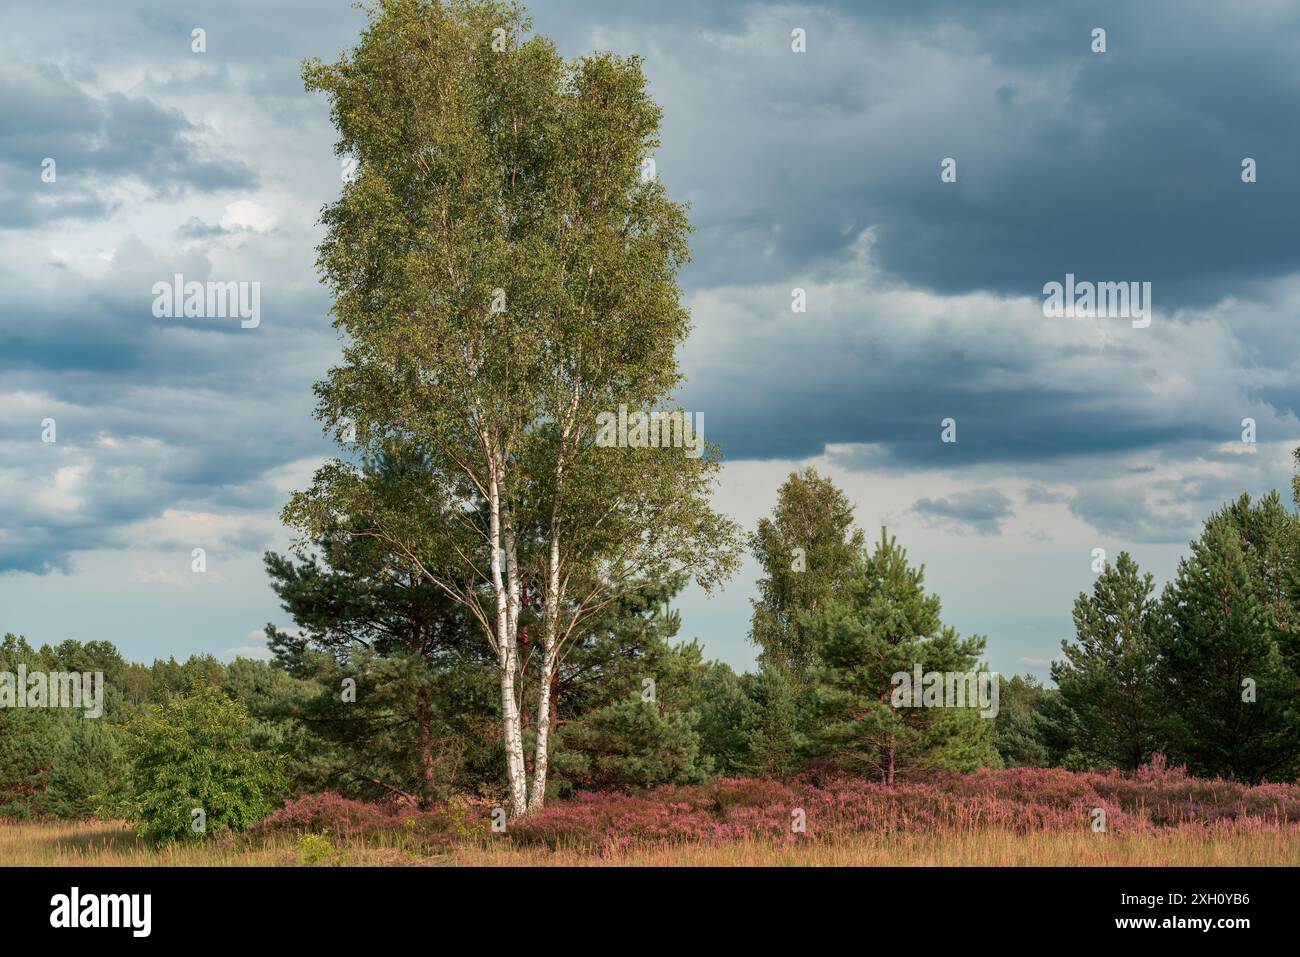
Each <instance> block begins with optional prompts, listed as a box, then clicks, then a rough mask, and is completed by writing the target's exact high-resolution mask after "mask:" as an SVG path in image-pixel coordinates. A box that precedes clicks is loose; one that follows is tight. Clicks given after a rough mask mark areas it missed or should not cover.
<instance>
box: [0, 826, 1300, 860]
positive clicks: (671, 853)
mask: <svg viewBox="0 0 1300 957" xmlns="http://www.w3.org/2000/svg"><path fill="white" fill-rule="evenodd" d="M53 865H68V866H115V867H176V866H181V867H209V866H213V867H245V866H262V867H280V866H284V867H295V866H390V867H391V866H512V865H513V866H520V865H522V866H545V865H550V866H556V865H560V866H589V865H599V866H651V867H653V866H674V867H697V866H702V867H717V866H722V867H731V866H740V867H748V866H855V865H871V866H893V865H904V866H940V867H953V866H969V865H979V866H1011V867H1016V866H1031V865H1047V866H1096V865H1102V866H1149V867H1171V866H1225V865H1247V866H1252V865H1258V866H1292V867H1295V866H1300V827H1294V826H1292V827H1284V828H1277V829H1272V830H1267V831H1251V832H1240V833H1233V832H1230V831H1226V830H1223V829H1210V828H1202V827H1195V826H1186V827H1176V828H1168V829H1165V830H1162V831H1160V832H1157V833H1154V834H1129V835H1123V834H1094V833H1092V832H1089V831H1080V832H1077V833H1060V832H1050V831H1043V832H1038V833H1032V834H1016V833H1012V832H1008V831H999V830H986V831H968V832H950V833H944V834H935V833H929V834H914V835H905V834H893V835H854V836H852V837H849V838H845V839H842V840H838V841H835V842H828V843H810V844H802V845H786V846H778V845H772V844H768V843H765V842H761V841H754V840H741V841H736V842H733V843H729V844H721V845H694V844H686V845H677V846H647V847H640V848H638V847H632V848H621V849H618V850H615V851H609V850H600V849H596V848H593V849H591V850H585V851H584V850H579V849H573V848H565V849H559V850H549V849H546V848H540V847H523V848H520V847H513V846H507V845H504V844H501V845H498V846H492V845H491V844H490V843H489V844H486V845H480V846H459V847H455V848H452V849H449V850H446V851H444V852H442V853H436V854H429V853H427V852H425V851H423V850H422V849H420V848H418V847H413V846H403V843H402V842H399V841H394V840H385V839H383V838H379V839H368V840H356V839H350V840H345V841H340V842H338V843H337V845H336V844H335V843H333V842H330V841H329V839H328V838H326V837H321V836H319V835H310V836H306V837H303V836H299V837H297V838H293V837H290V836H275V837H269V838H267V839H265V840H250V841H232V842H226V843H220V842H209V843H206V844H194V845H185V846H170V847H165V848H161V849H154V848H152V847H151V846H150V845H149V844H147V843H146V842H144V841H142V840H140V839H139V838H138V837H136V836H135V834H134V833H133V832H132V831H131V830H130V829H129V828H128V827H127V826H126V825H125V824H122V823H120V822H113V821H107V822H106V821H80V822H78V821H71V822H69V821H59V822H48V823H33V822H5V823H0V867H11V866H53Z"/></svg>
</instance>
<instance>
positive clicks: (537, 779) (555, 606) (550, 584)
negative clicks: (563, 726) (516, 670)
mask: <svg viewBox="0 0 1300 957" xmlns="http://www.w3.org/2000/svg"><path fill="white" fill-rule="evenodd" d="M546 574H547V580H546V609H545V611H546V627H545V630H544V631H543V634H542V673H541V675H540V677H539V681H538V685H537V748H536V752H535V753H534V755H533V787H532V793H531V794H529V796H528V810H529V811H530V812H531V811H537V810H540V809H541V808H542V806H543V805H544V804H545V803H546V771H547V768H548V767H549V765H550V752H549V745H550V737H551V682H552V679H553V677H554V675H555V668H556V665H557V664H558V659H559V644H560V640H559V634H558V631H559V624H560V601H559V592H560V541H559V537H558V536H557V535H556V533H555V528H554V524H552V529H551V551H550V555H548V556H547V569H546Z"/></svg>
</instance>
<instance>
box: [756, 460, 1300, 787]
mask: <svg viewBox="0 0 1300 957" xmlns="http://www.w3.org/2000/svg"><path fill="white" fill-rule="evenodd" d="M753 545H754V548H755V551H756V553H757V554H758V556H759V558H760V560H761V561H762V564H763V567H764V569H765V572H766V576H765V577H764V579H763V581H762V582H761V583H760V584H761V596H760V598H759V599H758V600H757V601H756V603H755V610H754V626H753V636H754V639H755V640H756V641H757V642H758V644H759V645H760V646H761V647H762V653H761V655H760V666H761V668H760V673H759V676H758V678H757V679H755V680H756V681H757V682H758V683H760V684H761V685H762V686H765V687H767V688H770V689H774V690H773V691H772V697H773V699H780V698H786V697H793V699H794V702H795V704H794V707H793V709H792V714H793V717H789V715H790V714H791V709H786V712H785V713H786V715H787V717H786V719H785V720H783V721H779V722H776V724H775V726H774V728H773V729H772V731H771V733H770V734H768V735H767V737H766V739H765V741H764V747H765V748H767V749H768V751H769V753H771V754H773V755H775V756H776V757H777V758H778V759H779V760H777V761H775V762H774V764H773V770H778V769H785V768H788V767H791V766H795V765H797V764H798V762H799V759H800V758H803V759H809V758H816V757H819V756H820V757H825V756H833V757H837V758H840V759H845V760H853V761H856V762H857V763H859V764H860V765H861V766H864V767H865V768H867V769H869V770H870V771H872V772H875V773H882V772H883V773H884V774H885V775H886V776H888V774H889V769H890V768H891V767H897V766H898V765H899V761H900V759H901V760H902V761H903V764H904V766H908V767H919V766H935V765H951V766H957V767H961V766H969V765H970V764H971V763H973V762H974V761H976V760H979V761H984V762H986V763H990V764H991V762H992V760H996V759H1000V760H1001V761H1002V762H1003V763H1004V764H1006V765H1008V766H1018V765H1032V766H1062V767H1066V768H1069V769H1072V770H1089V769H1105V768H1119V769H1121V770H1127V771H1133V770H1136V769H1137V768H1138V767H1140V766H1141V765H1143V764H1145V763H1147V762H1148V761H1150V759H1151V757H1152V756H1153V755H1154V754H1156V753H1161V754H1164V755H1165V756H1166V758H1168V759H1170V760H1173V761H1175V762H1178V763H1184V764H1186V765H1187V767H1188V770H1189V771H1190V772H1191V773H1193V774H1197V775H1201V776H1206V777H1227V778H1233V779H1236V780H1241V781H1248V782H1259V781H1263V780H1272V781H1291V780H1294V779H1295V778H1296V775H1297V773H1300V620H1298V616H1297V607H1298V605H1297V602H1298V601H1300V518H1298V517H1297V515H1296V513H1295V512H1293V511H1290V510H1288V509H1287V508H1286V507H1285V506H1284V504H1283V502H1282V500H1281V498H1280V496H1279V495H1278V494H1277V493H1276V492H1274V493H1270V494H1269V495H1267V496H1265V497H1263V498H1262V499H1260V500H1258V501H1252V500H1251V498H1250V497H1249V496H1247V495H1242V496H1241V497H1240V498H1239V499H1237V500H1236V501H1234V502H1232V503H1230V504H1228V505H1226V506H1225V507H1224V508H1222V509H1221V510H1220V511H1218V512H1216V513H1214V514H1213V515H1211V516H1210V517H1209V518H1208V519H1207V520H1206V521H1205V523H1204V526H1203V530H1202V533H1201V536H1200V537H1199V538H1198V539H1197V540H1196V541H1194V542H1192V543H1191V554H1190V555H1188V556H1187V557H1186V558H1185V559H1184V560H1183V561H1182V562H1181V564H1180V565H1179V568H1178V573H1177V575H1176V576H1175V578H1174V580H1173V581H1171V582H1170V583H1169V584H1168V585H1167V586H1166V587H1165V589H1164V590H1163V592H1162V593H1161V594H1159V595H1157V594H1155V589H1154V584H1153V581H1152V576H1151V575H1149V574H1143V573H1142V572H1141V571H1140V570H1139V568H1138V566H1137V564H1136V562H1134V560H1133V559H1132V557H1131V556H1130V555H1129V554H1127V553H1121V554H1120V555H1119V556H1118V558H1117V560H1116V561H1115V562H1114V563H1113V564H1106V565H1104V567H1103V568H1102V569H1101V571H1100V573H1099V574H1098V576H1097V578H1096V580H1095V582H1094V583H1093V587H1092V590H1091V593H1090V594H1080V595H1079V597H1078V598H1077V599H1076V601H1075V604H1074V627H1075V636H1074V639H1073V640H1072V641H1063V642H1062V654H1061V656H1060V657H1059V658H1058V659H1057V661H1055V662H1054V663H1053V664H1052V668H1051V674H1052V678H1053V680H1054V681H1055V683H1056V685H1057V687H1056V688H1054V689H1053V688H1047V687H1044V686H1043V684H1042V683H1041V682H1039V681H1038V680H1036V679H1035V678H1033V677H1028V676H1026V677H1016V678H1012V679H1010V680H1009V681H1003V682H1001V686H1000V687H1001V695H1000V702H999V706H1000V707H999V714H998V716H997V719H996V721H995V722H994V724H993V728H992V734H993V740H992V749H994V750H996V758H993V757H992V756H990V754H989V751H990V747H989V738H988V735H989V731H990V729H989V728H988V727H987V723H986V722H980V721H977V720H974V719H973V718H972V716H971V715H970V713H969V712H939V713H938V714H937V715H936V713H935V712H927V711H924V710H922V711H914V710H906V709H903V710H900V709H895V708H892V707H890V704H889V690H890V676H891V675H892V674H894V673H896V672H900V671H901V672H906V671H910V670H911V669H912V667H913V664H914V663H915V662H920V663H922V665H923V667H924V670H926V671H929V670H936V671H960V670H964V669H965V668H968V667H974V662H975V661H976V659H977V658H978V657H979V655H980V654H981V653H982V652H983V649H984V639H983V638H969V639H965V640H962V639H959V638H958V637H957V636H956V634H955V633H953V632H951V630H950V629H947V628H945V627H943V626H942V625H941V623H940V621H939V618H938V612H939V604H938V599H937V597H935V596H926V595H925V594H924V593H923V591H922V589H921V587H920V582H921V572H920V570H916V569H911V568H910V567H909V566H908V565H907V563H906V561H905V558H904V557H903V555H902V552H901V551H900V550H899V549H898V548H897V547H896V545H895V544H894V543H893V541H892V539H884V538H882V541H881V543H880V544H879V545H877V546H876V548H875V550H874V551H872V552H871V553H870V554H868V553H867V552H865V551H864V550H863V548H862V536H861V533H859V532H857V531H856V530H855V529H853V527H852V509H851V506H850V504H849V502H848V501H847V499H846V498H845V497H844V496H843V494H842V493H841V492H840V491H839V490H838V489H836V488H835V487H834V486H833V485H832V484H831V483H830V482H829V481H828V480H827V479H824V478H821V477H820V476H818V475H817V474H816V473H815V472H812V471H808V472H805V473H803V474H802V475H792V476H791V477H790V480H789V481H788V482H787V483H786V484H785V485H784V486H783V487H782V489H781V491H780V496H779V502H778V505H777V508H776V510H775V512H774V514H773V516H772V518H770V519H768V520H765V521H763V522H762V523H760V526H759V529H758V533H757V534H756V536H755V537H754V541H753ZM792 556H793V557H792ZM914 635H915V636H923V637H920V638H911V637H909V636H914ZM927 723H928V724H927Z"/></svg>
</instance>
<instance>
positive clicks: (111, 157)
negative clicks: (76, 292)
mask: <svg viewBox="0 0 1300 957" xmlns="http://www.w3.org/2000/svg"><path fill="white" fill-rule="evenodd" d="M195 132H197V126H196V124H194V123H192V122H191V121H190V120H189V119H188V118H187V117H186V116H185V115H184V114H182V113H180V112H179V111H177V110H174V109H168V108H166V107H163V106H160V105H159V104H158V103H156V102H154V101H153V100H151V99H149V98H147V97H131V96H126V95H124V94H122V93H107V94H104V95H94V94H92V93H88V92H86V91H85V89H83V88H82V86H81V85H79V84H77V83H74V82H73V81H72V80H71V79H69V78H68V77H67V76H66V75H65V74H64V73H63V71H62V70H61V69H59V68H58V67H56V66H54V65H52V64H50V63H47V62H36V63H33V64H29V65H25V66H20V65H17V64H12V63H11V64H7V65H5V66H2V67H0V168H3V170H4V172H5V175H4V178H3V180H2V182H3V183H4V184H5V185H3V186H0V190H2V191H3V195H0V226H3V227H8V228H14V227H22V226H31V225H33V224H36V223H39V222H41V221H43V220H44V219H47V218H49V219H60V218H70V217H75V218H83V219H87V218H100V217H103V216H106V215H108V213H109V212H110V211H111V208H112V206H111V204H110V203H109V202H108V201H107V200H105V199H104V198H103V195H102V193H103V190H104V189H105V188H106V187H107V186H108V185H110V184H113V183H115V182H119V181H122V180H129V181H131V182H133V183H137V184H141V185H143V186H145V187H147V188H148V189H150V190H152V191H153V192H155V193H156V194H157V195H161V196H167V195H174V194H175V193H177V192H179V191H181V190H186V189H192V190H196V191H199V192H211V191H215V190H223V189H234V188H247V187H251V186H253V185H254V184H255V183H256V175H255V174H254V172H253V170H252V169H251V168H249V167H248V166H247V165H245V164H244V163H241V162H239V161H237V160H232V159H229V158H226V157H220V156H209V155H206V153H205V152H204V150H203V149H202V148H201V147H200V146H199V145H198V144H197V143H196V142H195V141H194V139H193V134H194V133H195ZM46 158H50V159H53V160H54V162H55V164H56V166H55V174H56V178H55V180H54V181H53V182H44V181H42V179H41V172H42V164H43V162H44V160H45V159H46Z"/></svg>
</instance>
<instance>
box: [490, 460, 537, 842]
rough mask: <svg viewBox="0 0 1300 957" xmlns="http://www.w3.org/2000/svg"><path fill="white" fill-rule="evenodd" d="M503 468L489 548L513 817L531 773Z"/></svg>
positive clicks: (520, 809) (494, 471)
mask: <svg viewBox="0 0 1300 957" xmlns="http://www.w3.org/2000/svg"><path fill="white" fill-rule="evenodd" d="M499 477H500V469H499V466H498V465H497V464H496V463H495V462H494V463H493V464H492V466H491V476H490V479H489V488H488V496H489V500H490V501H489V503H488V505H489V508H490V509H491V519H490V526H489V529H488V538H489V542H488V544H489V547H490V548H491V549H492V556H491V562H492V590H493V592H494V593H495V597H496V606H497V661H498V665H499V667H500V671H501V723H502V726H503V731H504V735H505V745H506V775H507V777H508V779H509V784H510V816H511V817H512V818H517V817H522V816H523V815H524V814H525V813H526V812H527V810H528V772H527V769H526V768H525V767H524V739H523V731H522V729H521V728H520V726H519V724H520V722H519V698H518V695H517V693H516V689H515V678H516V675H517V674H518V671H519V646H518V644H517V643H516V641H515V630H514V623H515V620H516V615H515V613H514V610H513V609H512V608H511V602H510V597H511V596H510V591H509V589H508V587H507V584H506V576H507V575H508V574H510V572H507V571H506V570H504V569H502V567H501V564H502V563H501V556H502V547H501V545H502V534H501V530H502V521H501V485H500V480H499Z"/></svg>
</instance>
